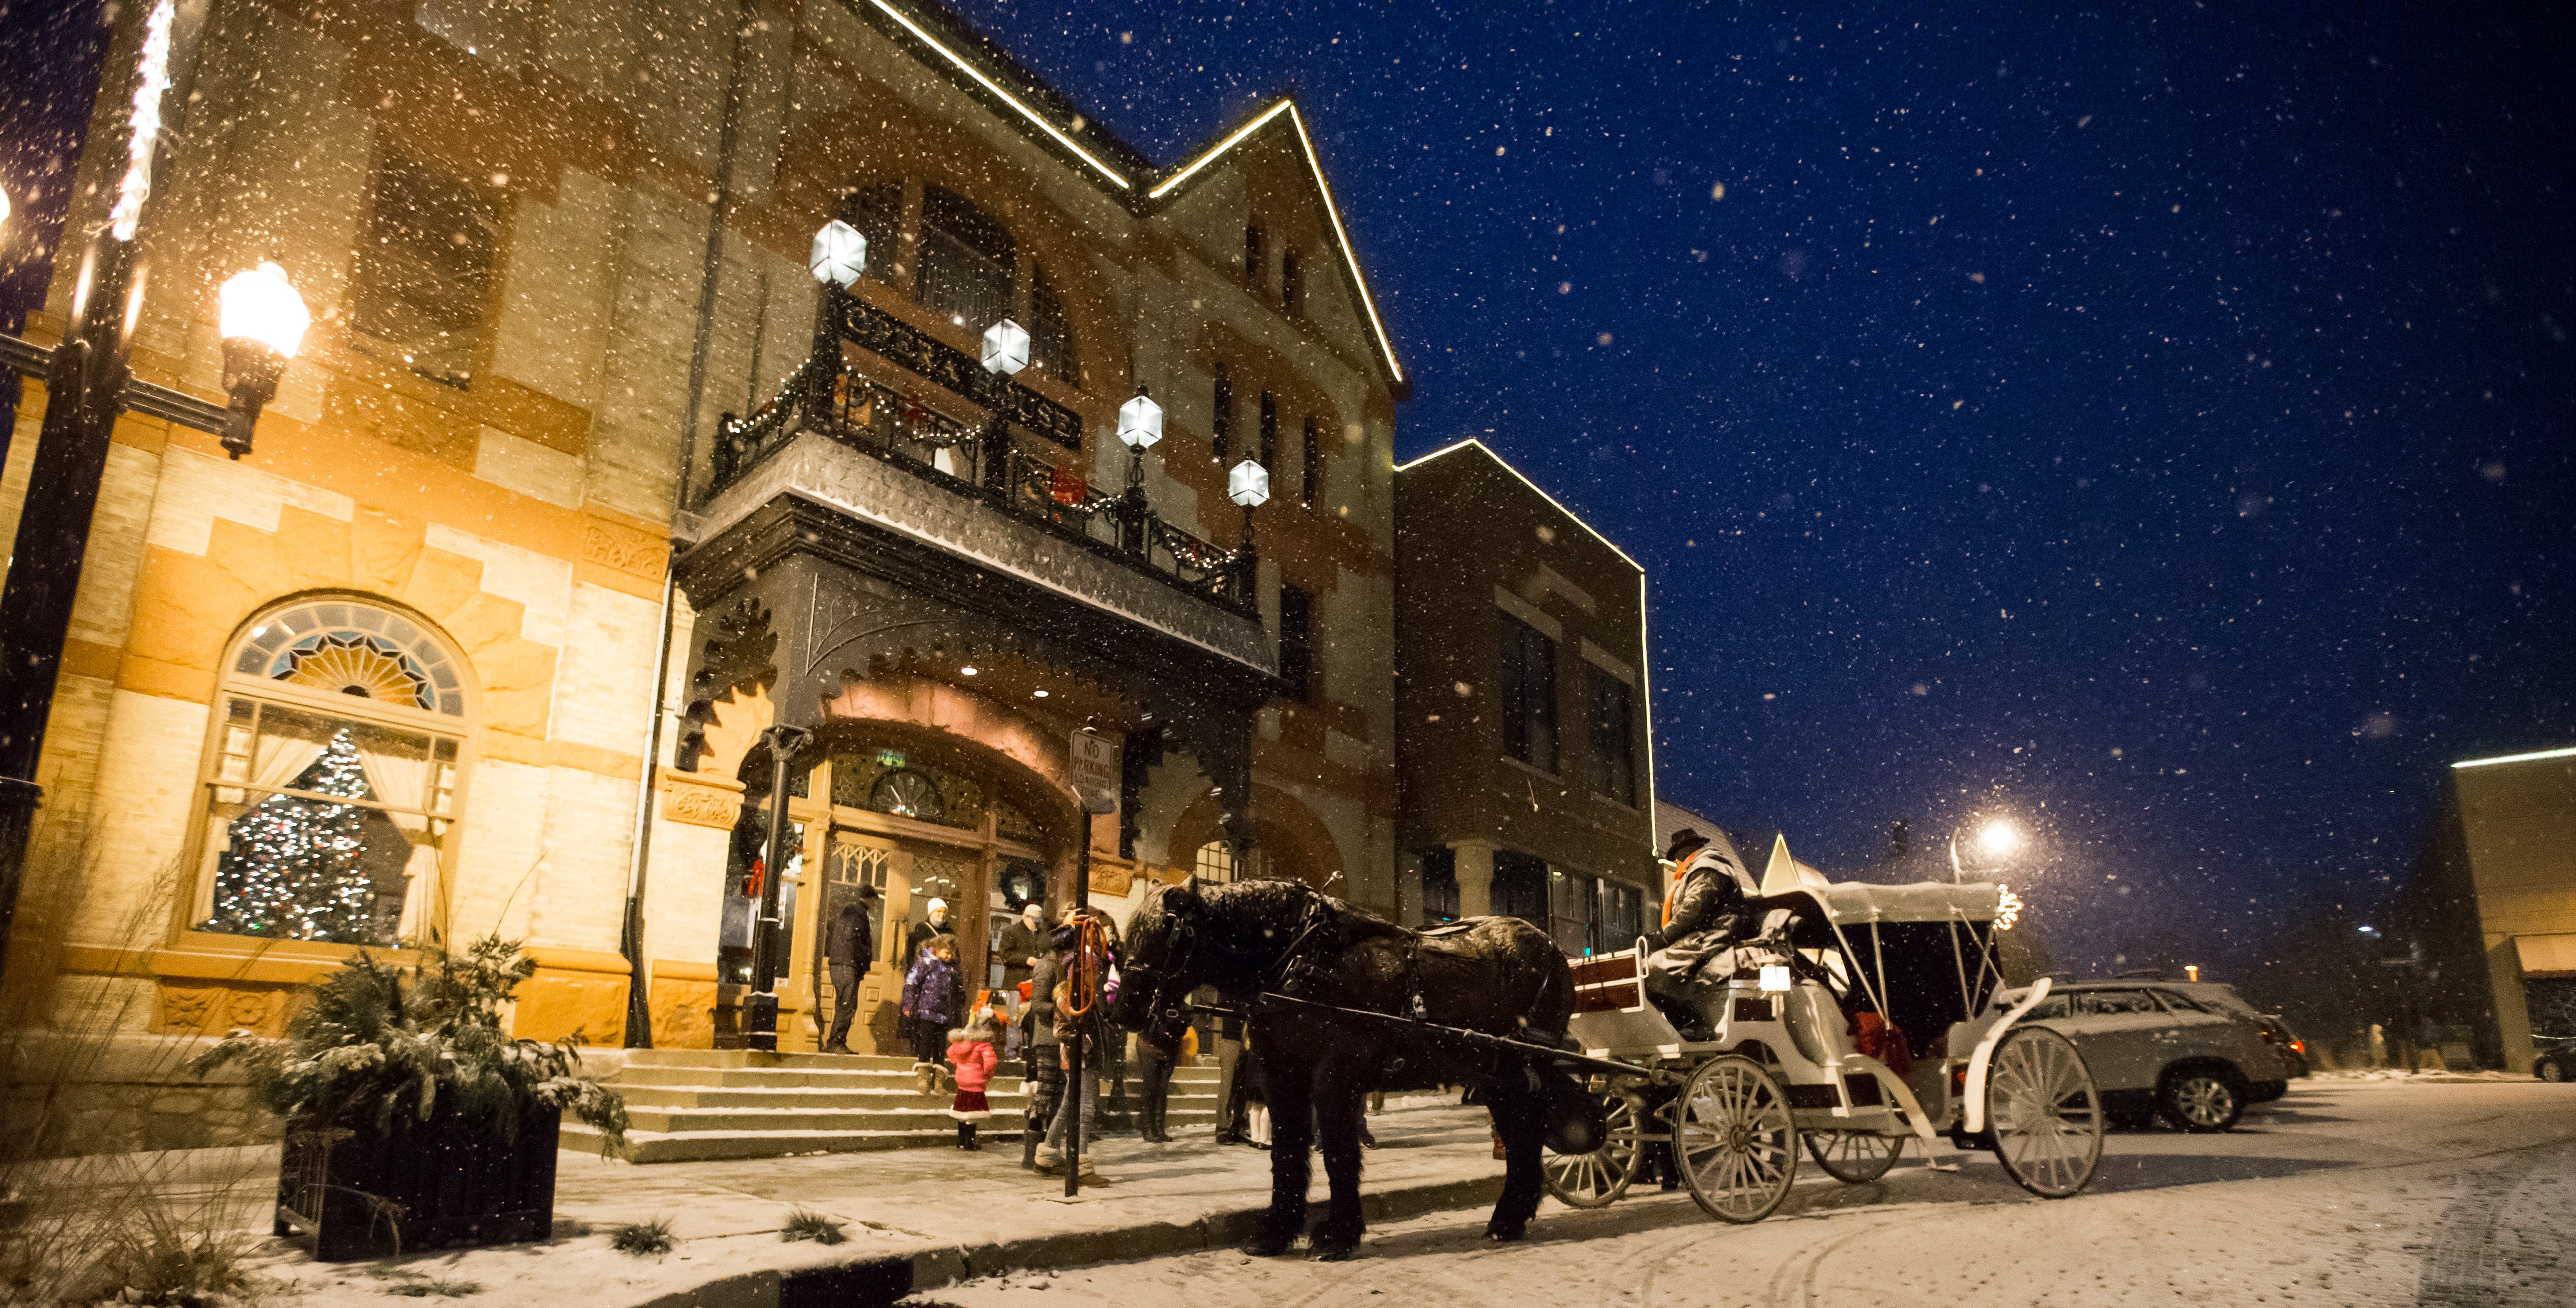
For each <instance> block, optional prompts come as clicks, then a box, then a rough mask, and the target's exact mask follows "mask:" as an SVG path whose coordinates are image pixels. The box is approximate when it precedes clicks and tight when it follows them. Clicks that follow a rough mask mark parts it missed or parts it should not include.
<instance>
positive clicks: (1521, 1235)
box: [1485, 1223, 1529, 1244]
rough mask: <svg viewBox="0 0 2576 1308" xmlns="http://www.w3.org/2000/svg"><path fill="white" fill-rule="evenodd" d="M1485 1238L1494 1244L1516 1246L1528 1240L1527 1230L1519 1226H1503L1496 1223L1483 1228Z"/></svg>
mask: <svg viewBox="0 0 2576 1308" xmlns="http://www.w3.org/2000/svg"><path fill="white" fill-rule="evenodd" d="M1485 1238H1486V1239H1488V1240H1491V1241H1493V1242H1494V1243H1496V1244H1518V1243H1520V1242H1521V1241H1523V1240H1526V1239H1528V1238H1529V1228H1528V1227H1525V1226H1520V1225H1512V1226H1504V1225H1502V1224H1500V1223H1496V1224H1494V1225H1492V1226H1488V1227H1486V1228H1485Z"/></svg>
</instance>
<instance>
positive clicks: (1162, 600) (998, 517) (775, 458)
mask: <svg viewBox="0 0 2576 1308" xmlns="http://www.w3.org/2000/svg"><path fill="white" fill-rule="evenodd" d="M978 371H980V368H979V369H978ZM1008 386H1009V384H1008V383H1006V382H1001V381H999V380H998V379H996V380H994V381H993V382H991V383H990V387H991V388H992V389H1000V388H1004V387H1008ZM1010 389H1013V390H1016V389H1018V388H1015V387H1012V388H1010ZM978 398H990V399H992V400H993V401H994V403H993V404H992V405H991V408H992V410H993V411H995V412H997V413H1010V412H1012V411H1013V409H1014V408H1016V407H1018V406H1014V405H1012V404H1011V403H1010V398H1009V397H1008V396H1006V395H995V396H990V397H980V396H979V397H978ZM1077 435H1078V428H1077ZM1070 463H1071V457H1070V454H1069V453H1068V455H1067V456H1066V459H1065V462H1064V463H1061V464H1059V463H1052V462H1049V461H1048V460H1046V459H1043V458H1040V457H1038V456H1037V455H1035V454H1032V453H1030V452H1029V451H1027V450H1024V449H1021V448H1019V447H1018V446H1017V445H1016V444H1015V443H1014V442H1013V440H1012V438H1011V436H1010V434H1009V427H1008V426H1007V425H1006V424H1005V423H1004V422H1001V421H998V420H996V421H991V422H986V423H982V424H975V423H970V422H968V421H966V420H964V419H961V418H959V417H957V416H955V415H953V414H950V413H946V412H942V411H941V410H939V409H937V408H934V407H932V406H931V405H930V404H928V403H926V402H924V401H923V400H922V399H920V398H919V397H918V394H917V393H910V392H906V391H903V390H898V389H896V388H895V387H894V386H892V385H889V384H887V382H885V381H883V380H879V379H877V378H872V377H869V376H867V375H865V374H863V373H862V372H861V371H860V370H859V369H857V368H856V367H854V366H852V365H850V364H848V363H846V362H844V361H842V360H840V359H838V358H835V357H834V356H832V355H830V354H824V355H821V356H818V358H817V359H813V360H808V361H807V363H806V364H805V366H804V367H802V368H799V369H798V370H797V372H796V373H795V374H794V375H793V376H791V377H789V378H788V380H787V382H786V384H785V386H784V388H783V389H782V391H781V393H780V395H779V396H778V398H776V399H774V400H772V401H770V402H769V403H768V404H765V405H763V406H762V407H761V408H760V409H759V410H758V411H757V412H754V413H753V414H751V415H750V416H749V417H747V418H742V419H728V420H727V421H726V422H725V423H724V424H723V426H722V427H721V429H720V432H719V435H718V437H717V442H716V449H715V458H714V465H715V477H714V482H713V488H712V492H711V494H710V495H709V497H708V498H707V500H706V502H705V503H704V504H703V505H702V506H701V507H700V509H699V512H698V514H697V515H696V516H697V522H696V523H695V524H693V525H694V528H695V529H694V531H693V533H692V534H693V535H694V536H695V537H696V539H698V540H701V541H709V540H713V539H715V538H716V537H718V536H720V535H722V534H723V533H724V532H726V531H727V530H728V529H729V528H731V527H733V526H734V525H735V524H737V523H740V522H742V521H744V520H745V519H746V518H748V517H750V516H751V515H752V514H753V513H754V512H756V511H757V510H759V509H760V508H761V507H762V506H764V505H766V504H769V503H770V502H771V501H773V500H775V499H777V498H778V497H780V496H794V497H797V498H800V499H803V500H806V501H808V502H811V503H815V504H820V505H825V506H828V507H830V508H832V509H834V510H837V511H838V512H840V513H843V514H847V515H849V516H850V517H852V518H856V519H859V520H861V521H864V522H867V523H870V524H873V525H875V526H877V527H879V528H881V529H884V530H887V531H892V532H895V533H898V534H901V535H903V536H906V537H909V538H912V539H914V540H916V541H919V542H922V543H926V544H929V545H932V546H934V547H936V548H938V549H940V550H942V551H945V552H947V553H949V554H951V555H955V556H957V557H960V558H962V559H965V560H968V561H970V562H972V563H974V564H976V565H977V566H980V567H984V568H989V569H992V570H994V571H997V572H1002V573H1006V574H1009V575H1012V576H1015V577H1018V578H1021V579H1023V580H1025V581H1028V582H1031V583H1034V584H1036V585H1039V586H1042V587H1045V588H1047V589H1049V590H1052V591H1055V592H1058V593H1060V594H1063V595H1066V596H1069V597H1071V598H1073V599H1076V600H1079V601H1081V602H1082V603H1084V604H1087V605H1089V606H1091V607H1093V608H1095V609H1100V610H1105V611H1107V612H1108V613H1109V614H1112V615H1115V616H1118V617H1121V618H1125V619H1127V620H1129V621H1132V622H1137V623H1141V624H1143V625H1145V626H1148V627H1151V628H1153V629H1156V630H1158V631H1161V632H1164V633H1165V634H1168V635H1171V636H1174V637H1177V638H1179V639H1182V640H1184V641H1187V642H1189V643H1191V644H1194V645H1198V646H1200V647H1202V648H1205V649H1207V650H1209V651H1211V652H1214V653H1217V654H1220V655H1223V656H1225V657H1227V658H1229V659H1232V660H1235V661H1237V662H1239V663H1242V664H1246V665H1248V666H1250V667H1252V668H1256V669H1259V670H1261V671H1263V672H1269V671H1270V670H1271V669H1272V668H1273V664H1274V660H1273V658H1272V655H1271V652H1270V648H1269V641H1268V639H1267V637H1266V635H1265V634H1264V632H1263V630H1262V626H1261V619H1260V614H1259V610H1258V609H1257V607H1256V605H1255V602H1254V592H1253V584H1252V583H1253V568H1254V561H1253V558H1252V556H1251V554H1250V552H1249V551H1244V550H1228V549H1223V548H1220V547H1218V546H1217V545H1215V544H1212V543H1211V542H1208V541H1204V540H1201V539H1199V538H1198V537H1196V536H1193V535H1191V534H1189V533H1188V532H1185V531H1182V530H1181V529H1179V528H1178V527H1175V526H1173V525H1172V524H1170V523H1168V522H1165V521H1163V519H1162V518H1161V516H1160V515H1158V514H1156V513H1155V512H1154V511H1153V510H1152V507H1151V506H1150V505H1148V504H1147V503H1146V502H1145V500H1144V497H1143V495H1142V493H1141V492H1134V491H1131V492H1130V493H1128V494H1125V495H1105V494H1102V493H1100V492H1098V491H1097V490H1095V489H1093V488H1092V487H1091V486H1090V485H1089V484H1088V483H1087V482H1086V481H1085V480H1084V479H1083V478H1082V477H1081V476H1079V475H1078V474H1077V473H1075V472H1074V471H1073V470H1072V469H1071V467H1070V466H1069V465H1070Z"/></svg>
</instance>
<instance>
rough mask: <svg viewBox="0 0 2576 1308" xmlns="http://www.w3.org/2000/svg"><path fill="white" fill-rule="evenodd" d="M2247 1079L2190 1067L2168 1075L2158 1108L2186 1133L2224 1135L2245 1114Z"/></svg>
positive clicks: (2215, 1069)
mask: <svg viewBox="0 0 2576 1308" xmlns="http://www.w3.org/2000/svg"><path fill="white" fill-rule="evenodd" d="M2245 1097H2246V1087H2245V1079H2244V1078H2243V1077H2240V1076H2238V1075H2236V1073H2235V1072H2234V1071H2232V1070H2230V1069H2227V1068H2220V1067H2186V1068H2181V1069H2179V1070H2176V1071H2172V1072H2168V1073H2166V1074H2165V1079H2164V1084H2163V1085H2162V1086H2160V1087H2158V1088H2157V1090H2156V1108H2157V1111H2159V1112H2161V1113H2163V1114H2164V1116H2165V1120H2166V1121H2168V1122H2171V1123H2173V1124H2174V1125H2175V1126H2178V1127H2181V1128H2182V1129H2183V1130H2186V1131H2194V1132H2201V1131H2224V1130H2226V1129H2227V1128H2229V1127H2231V1126H2234V1125H2236V1119H2237V1118H2239V1117H2242V1116H2244V1114H2245Z"/></svg>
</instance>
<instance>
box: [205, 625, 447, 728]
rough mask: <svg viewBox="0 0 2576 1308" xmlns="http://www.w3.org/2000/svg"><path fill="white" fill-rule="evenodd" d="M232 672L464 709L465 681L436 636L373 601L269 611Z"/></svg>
mask: <svg viewBox="0 0 2576 1308" xmlns="http://www.w3.org/2000/svg"><path fill="white" fill-rule="evenodd" d="M233 671H234V672H237V673H240V674H241V675H243V676H250V677H262V678H265V679H267V680H271V681H284V682H289V683H293V684H297V685H305V686H315V687H319V688H321V689H323V690H336V691H340V692H342V693H344V694H349V695H356V696H360V697H362V698H366V699H373V700H380V701H384V702H386V703H391V704H398V705H402V706H405V707H409V708H417V709H422V710H425V711H427V712H431V713H438V714H442V715H444V716H447V717H463V716H464V715H465V687H464V683H463V680H462V679H461V678H460V677H459V676H458V675H457V671H456V668H455V666H454V663H453V661H452V660H451V659H450V658H449V657H448V654H447V651H446V650H445V649H444V648H443V647H441V646H440V645H439V643H438V641H437V640H436V638H434V637H432V636H431V635H430V634H429V633H428V632H426V631H423V630H421V628H420V627H419V625H418V624H416V623H413V622H411V621H409V620H408V619H405V618H404V617H402V616H401V615H400V614H397V613H391V612H388V611H386V610H384V609H380V608H376V607H375V606H373V605H369V604H357V603H351V602H348V601H344V600H331V601H324V602H322V603H318V604H305V605H300V606H298V607H296V608H291V609H286V610H284V611H282V612H279V613H275V614H271V615H270V616H269V617H268V618H266V619H264V620H262V621H261V622H260V623H259V624H258V625H256V626H254V627H252V628H251V632H250V639H248V640H247V641H245V642H243V644H242V647H241V651H240V652H239V653H238V654H235V655H234V656H233Z"/></svg>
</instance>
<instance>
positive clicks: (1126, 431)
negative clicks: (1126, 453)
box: [1118, 390, 1163, 450]
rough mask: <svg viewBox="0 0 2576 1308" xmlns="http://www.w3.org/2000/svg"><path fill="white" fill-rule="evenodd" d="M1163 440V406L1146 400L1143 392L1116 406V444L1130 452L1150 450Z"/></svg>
mask: <svg viewBox="0 0 2576 1308" xmlns="http://www.w3.org/2000/svg"><path fill="white" fill-rule="evenodd" d="M1161 439H1163V406H1162V405H1159V404H1156V403H1154V402H1153V401H1152V400H1151V399H1148V398H1146V396H1145V393H1144V392H1143V391H1141V390H1140V391H1138V392H1136V398H1134V399H1132V400H1129V401H1127V402H1126V403H1125V404H1122V405H1119V406H1118V443H1119V444H1121V445H1124V446H1126V447H1127V448H1129V449H1131V450H1150V449H1152V448H1154V442H1156V441H1159V440H1161Z"/></svg>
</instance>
